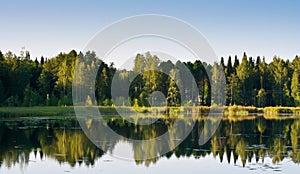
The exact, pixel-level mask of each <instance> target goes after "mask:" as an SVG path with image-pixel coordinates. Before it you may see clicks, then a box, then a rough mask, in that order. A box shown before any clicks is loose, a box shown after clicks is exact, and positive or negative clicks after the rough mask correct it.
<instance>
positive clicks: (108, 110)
mask: <svg viewBox="0 0 300 174" xmlns="http://www.w3.org/2000/svg"><path fill="white" fill-rule="evenodd" d="M76 107H81V106H76ZM82 107H85V106H82ZM97 108H98V110H99V111H100V112H101V113H102V114H105V115H116V114H118V112H117V111H116V110H115V108H114V107H105V106H98V107H97ZM121 108H122V112H124V113H127V114H130V113H135V112H134V110H135V111H136V112H138V113H154V114H156V115H157V114H165V115H178V114H179V113H181V114H186V115H194V114H198V115H207V114H208V113H209V112H210V111H211V110H212V109H213V110H214V109H216V108H218V107H215V106H210V107H209V106H197V107H167V109H166V108H165V107H157V108H147V107H138V108H131V107H121ZM218 109H222V111H223V114H224V116H226V117H234V118H240V117H245V116H253V115H263V116H264V117H266V118H272V117H278V116H282V117H289V116H295V115H299V116H300V107H265V108H256V107H253V106H224V107H222V108H218ZM166 112H167V113H166ZM211 112H213V111H211ZM72 115H73V116H75V111H74V107H73V106H66V107H60V106H34V107H0V118H7V117H38V116H72Z"/></svg>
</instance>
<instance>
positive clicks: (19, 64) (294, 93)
mask: <svg viewBox="0 0 300 174" xmlns="http://www.w3.org/2000/svg"><path fill="white" fill-rule="evenodd" d="M82 60H84V61H82ZM78 62H84V63H86V65H84V64H80V65H81V66H82V67H83V68H87V69H88V68H89V67H99V68H98V71H97V77H96V82H95V97H96V98H95V100H91V98H89V96H88V97H87V99H86V104H89V103H96V104H97V105H99V106H113V105H114V102H119V103H122V102H123V103H124V101H125V100H127V99H124V98H122V97H120V98H118V99H115V100H112V96H111V93H110V90H111V89H110V86H111V83H112V79H113V78H118V79H119V80H120V81H122V80H125V81H128V82H129V83H130V88H129V91H128V92H129V98H128V101H130V102H131V105H135V106H149V105H150V104H149V102H148V99H149V97H150V95H149V94H151V92H153V91H161V92H162V94H164V96H166V101H167V103H166V104H167V105H168V106H179V105H180V103H181V102H180V100H181V96H180V92H179V86H180V85H182V86H183V87H184V86H186V85H187V83H188V82H185V78H184V75H182V74H184V72H179V70H178V68H177V67H178V66H179V64H180V63H182V64H184V65H185V66H186V67H187V68H188V69H189V70H190V72H191V74H192V75H193V77H194V79H195V82H196V84H197V86H198V88H199V91H198V92H197V94H195V93H193V90H192V89H187V90H185V91H184V93H185V94H186V95H189V101H184V102H185V103H187V104H189V102H190V103H191V101H192V103H197V104H198V105H201V106H212V105H214V104H220V103H222V102H224V104H226V105H228V106H230V105H242V106H255V107H266V106H300V83H299V75H300V59H299V57H298V56H295V57H294V58H290V59H286V60H285V59H283V58H280V57H278V56H274V58H273V60H272V61H271V62H270V63H267V62H266V60H265V58H264V57H259V56H258V57H256V58H253V57H251V56H248V55H247V54H246V53H244V54H243V55H242V57H241V58H239V57H238V56H233V57H231V56H229V57H228V58H226V62H225V59H224V58H223V57H221V59H220V62H215V63H214V64H213V65H210V64H207V63H206V62H201V61H200V60H196V61H195V62H180V61H178V62H171V61H161V60H160V58H158V57H157V56H156V55H151V54H150V53H149V52H147V53H144V54H137V55H136V58H135V60H134V67H133V68H132V69H131V70H125V69H123V70H121V69H117V68H116V67H115V66H114V63H113V62H103V61H101V60H100V59H99V58H97V56H96V54H95V53H94V52H91V51H88V52H86V53H82V52H79V53H77V52H76V51H74V50H72V51H71V52H69V53H60V54H59V55H57V56H56V57H53V58H49V59H47V58H44V57H41V58H40V59H39V60H38V59H37V58H35V59H34V58H32V57H31V56H30V53H29V52H28V51H21V53H20V55H16V54H14V53H12V52H7V53H5V54H4V53H2V52H1V51H0V106H25V107H30V106H72V105H73V102H72V82H73V79H74V71H75V65H76V64H77V63H78ZM87 64H88V65H87ZM151 69H152V70H151ZM153 69H157V70H163V71H164V72H169V76H168V75H166V74H164V73H161V72H158V71H154V70H153ZM221 71H223V73H224V75H225V76H224V77H223V76H222V75H220V72H221ZM132 74H135V75H136V78H134V79H130V78H129V77H130V76H131V75H132ZM175 77H176V78H175ZM209 79H211V81H212V82H217V83H216V84H219V83H220V82H222V81H223V82H224V83H225V84H226V87H225V88H224V89H221V90H224V91H220V89H219V88H212V87H211V86H212V85H211V84H210V80H209ZM184 89H185V88H184ZM120 90H123V89H122V88H120ZM189 90H190V91H189ZM223 92H224V93H223ZM214 94H215V95H214ZM218 94H220V95H218ZM222 94H224V95H226V96H222ZM212 96H213V97H212ZM223 99H225V101H222V100H223Z"/></svg>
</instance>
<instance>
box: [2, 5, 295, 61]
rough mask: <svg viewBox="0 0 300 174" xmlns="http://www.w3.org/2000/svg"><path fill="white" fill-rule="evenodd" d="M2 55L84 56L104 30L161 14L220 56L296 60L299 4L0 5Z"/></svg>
mask: <svg viewBox="0 0 300 174" xmlns="http://www.w3.org/2000/svg"><path fill="white" fill-rule="evenodd" d="M0 4H1V5H0V22H1V24H0V50H2V52H4V53H5V52H7V51H8V50H10V51H12V52H14V53H16V54H19V52H20V51H21V48H22V47H25V48H26V49H27V50H29V51H30V53H31V55H32V57H40V56H42V55H43V56H46V57H53V56H56V55H57V54H58V53H59V52H69V51H70V50H72V49H75V50H78V51H80V50H83V48H84V46H85V45H86V44H87V42H88V41H89V40H90V39H91V38H92V37H93V36H94V35H95V34H96V33H97V32H98V31H99V30H101V29H102V28H103V27H105V26H107V25H109V24H111V23H113V22H114V21H116V20H120V19H122V18H124V17H128V16H133V15H140V14H162V15H168V16H173V17H176V18H179V19H181V20H184V21H186V22H188V23H190V24H191V25H193V26H195V27H196V28H197V29H198V30H199V31H201V33H202V34H203V35H204V36H205V37H206V38H207V39H208V40H209V42H210V44H211V46H212V47H213V48H214V50H215V52H216V54H217V55H218V56H219V57H221V56H223V57H225V58H227V57H228V56H229V55H235V54H237V55H238V56H239V57H241V55H242V53H243V52H244V51H246V52H247V54H248V55H249V56H253V57H256V56H258V55H260V56H266V58H267V60H271V59H272V57H273V56H274V55H278V56H281V57H282V58H290V59H291V58H294V56H295V55H297V54H298V55H299V54H300V1H296V0H295V1H292V0H286V1H284V0H237V1H235V0H220V1H213V0H207V1H199V0H198V1H176V0H170V1H166V0H151V1H146V0H136V1H122V0H120V1H115V0H107V1H96V0H95V1H89V0H83V1H77V0H49V1H47V2H46V1H41V0H27V1H16V0H9V1H8V0H7V1H2V0H1V1H0Z"/></svg>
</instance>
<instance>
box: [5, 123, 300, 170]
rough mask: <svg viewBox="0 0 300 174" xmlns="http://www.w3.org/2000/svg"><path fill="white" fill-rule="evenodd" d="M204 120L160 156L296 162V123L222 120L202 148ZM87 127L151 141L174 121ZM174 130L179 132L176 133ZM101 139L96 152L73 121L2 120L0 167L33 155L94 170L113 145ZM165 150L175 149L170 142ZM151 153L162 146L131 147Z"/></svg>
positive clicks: (299, 155) (299, 129) (299, 157)
mask: <svg viewBox="0 0 300 174" xmlns="http://www.w3.org/2000/svg"><path fill="white" fill-rule="evenodd" d="M181 121H185V119H182V120H181ZM204 121H205V120H204V119H199V120H197V121H196V124H195V127H194V129H193V131H192V132H191V133H190V134H189V136H188V137H187V138H186V139H185V140H184V141H183V142H182V143H181V144H180V145H179V146H178V147H176V148H175V149H174V150H173V151H171V152H169V153H167V154H164V155H162V156H164V157H167V158H170V157H171V156H173V155H175V156H176V157H177V158H181V157H193V158H196V159H200V158H205V157H206V156H208V155H212V156H213V157H215V158H219V159H220V162H223V161H224V158H227V162H228V163H234V164H235V163H236V162H237V161H238V160H240V161H241V162H242V164H243V166H245V164H246V163H247V161H248V162H251V161H252V160H255V161H256V162H259V161H260V162H262V163H264V160H265V158H266V157H270V158H271V159H272V162H273V163H278V162H281V161H282V160H283V159H285V158H290V159H291V160H292V161H293V163H296V164H299V163H300V149H299V141H298V140H299V136H300V119H280V120H276V119H272V120H266V119H264V118H263V117H256V118H253V119H250V120H228V119H227V120H223V121H222V122H221V124H220V126H219V128H218V130H217V131H216V133H215V135H214V136H213V137H212V138H211V140H210V141H209V142H207V143H206V144H204V145H203V146H200V145H199V143H198V141H199V135H200V134H201V131H203V124H204ZM207 121H213V120H207ZM86 123H87V127H89V125H90V124H97V125H98V126H109V127H110V128H112V129H113V130H114V131H115V132H117V133H118V134H120V135H122V136H124V137H127V138H131V139H150V138H155V137H158V136H160V135H162V134H163V133H164V132H166V131H167V130H168V129H170V127H172V125H173V124H172V123H173V120H172V119H170V118H162V119H159V120H158V121H157V122H155V123H154V124H153V125H151V126H149V125H148V126H145V125H144V126H142V125H135V124H132V123H129V122H127V121H124V120H123V119H121V118H109V119H106V121H105V123H104V122H103V121H96V120H87V121H86ZM91 128H92V127H91ZM176 131H180V130H179V129H178V130H177V129H176ZM204 131H205V130H204ZM174 135H175V134H174ZM172 136H173V134H170V139H174V138H176V137H172ZM101 140H104V141H105V142H107V143H106V144H102V145H103V146H102V147H101V149H103V150H101V149H99V148H97V147H96V146H95V145H94V144H93V143H92V142H91V141H90V140H89V139H88V138H87V137H86V136H85V134H84V133H83V132H82V131H81V129H80V127H79V124H78V122H77V120H76V119H75V118H63V119H61V118H59V119H34V120H32V119H22V120H14V119H9V120H2V121H0V166H3V165H4V166H5V167H7V168H11V167H12V166H13V165H16V164H19V165H21V166H24V165H28V162H29V155H30V154H31V153H33V154H34V155H35V157H36V158H41V159H44V158H46V157H48V158H49V157H50V158H53V159H56V160H57V161H58V162H59V163H62V162H68V163H69V164H70V165H71V166H75V165H76V164H79V165H81V164H85V165H87V166H90V165H94V163H95V160H97V159H99V158H101V156H102V155H103V154H104V153H111V152H112V151H113V149H114V147H115V145H116V143H117V142H116V141H115V140H110V137H108V136H106V135H102V134H101ZM119 141H125V140H124V139H120V140H119ZM170 142H172V141H170ZM169 146H174V145H173V144H172V143H169ZM155 148H163V147H161V146H160V145H157V144H132V149H133V152H134V157H135V158H136V159H142V158H141V155H143V153H141V150H142V149H143V150H144V151H145V153H149V154H151V153H155V152H156V151H157V149H155ZM232 157H233V160H234V161H233V162H232V161H231V159H232ZM158 160H159V158H153V159H148V160H136V161H135V162H136V164H143V165H146V166H149V165H150V164H151V163H156V162H157V161H158Z"/></svg>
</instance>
